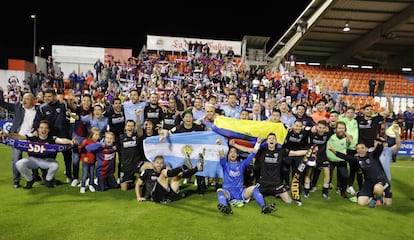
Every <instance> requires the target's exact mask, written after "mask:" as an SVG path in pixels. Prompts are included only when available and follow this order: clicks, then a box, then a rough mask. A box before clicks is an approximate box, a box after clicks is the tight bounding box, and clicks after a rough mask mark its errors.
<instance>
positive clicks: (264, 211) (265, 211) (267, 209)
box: [262, 203, 276, 214]
mask: <svg viewBox="0 0 414 240" xmlns="http://www.w3.org/2000/svg"><path fill="white" fill-rule="evenodd" d="M275 209H276V203H272V204H270V205H266V206H264V207H263V208H262V214H268V213H271V212H273V210H275Z"/></svg>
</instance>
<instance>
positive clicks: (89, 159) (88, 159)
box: [79, 127, 101, 193]
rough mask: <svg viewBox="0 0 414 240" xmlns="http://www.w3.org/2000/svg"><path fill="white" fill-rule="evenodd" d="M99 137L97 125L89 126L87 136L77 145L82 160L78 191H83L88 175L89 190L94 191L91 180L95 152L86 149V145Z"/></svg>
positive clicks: (93, 172) (92, 178)
mask: <svg viewBox="0 0 414 240" xmlns="http://www.w3.org/2000/svg"><path fill="white" fill-rule="evenodd" d="M100 139H101V130H100V129H99V128H97V127H93V128H91V130H90V131H89V135H88V138H86V139H84V140H83V141H82V143H81V145H80V146H79V151H80V160H81V162H82V181H81V188H80V193H85V190H86V189H85V186H86V180H87V178H88V177H89V191H91V192H95V187H94V186H93V180H94V178H95V161H96V159H95V154H94V153H93V152H89V151H87V150H86V146H88V145H91V144H94V143H97V142H98V141H99V140H100Z"/></svg>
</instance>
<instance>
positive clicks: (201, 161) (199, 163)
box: [197, 153, 204, 172]
mask: <svg viewBox="0 0 414 240" xmlns="http://www.w3.org/2000/svg"><path fill="white" fill-rule="evenodd" d="M203 169H204V155H203V154H202V153H199V154H198V161H197V171H198V172H202V171H203Z"/></svg>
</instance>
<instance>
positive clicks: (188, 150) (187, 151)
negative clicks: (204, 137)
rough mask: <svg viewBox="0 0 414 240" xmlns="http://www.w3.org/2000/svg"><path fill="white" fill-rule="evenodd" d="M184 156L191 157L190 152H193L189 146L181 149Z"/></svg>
mask: <svg viewBox="0 0 414 240" xmlns="http://www.w3.org/2000/svg"><path fill="white" fill-rule="evenodd" d="M182 151H183V153H184V155H186V154H188V155H191V152H192V151H193V148H192V147H191V146H190V145H185V146H184V147H183V149H182Z"/></svg>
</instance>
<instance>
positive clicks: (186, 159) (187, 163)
mask: <svg viewBox="0 0 414 240" xmlns="http://www.w3.org/2000/svg"><path fill="white" fill-rule="evenodd" d="M184 166H186V167H187V168H188V169H192V168H193V164H192V163H191V159H190V154H189V153H187V152H186V153H185V160H184Z"/></svg>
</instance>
